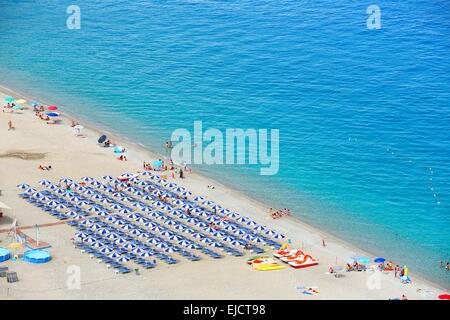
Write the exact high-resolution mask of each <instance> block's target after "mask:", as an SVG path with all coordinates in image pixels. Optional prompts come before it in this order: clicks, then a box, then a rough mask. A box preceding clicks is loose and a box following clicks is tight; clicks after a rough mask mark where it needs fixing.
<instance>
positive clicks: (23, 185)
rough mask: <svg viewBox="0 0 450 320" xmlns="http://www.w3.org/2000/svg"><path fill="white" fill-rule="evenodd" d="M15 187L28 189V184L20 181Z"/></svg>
mask: <svg viewBox="0 0 450 320" xmlns="http://www.w3.org/2000/svg"><path fill="white" fill-rule="evenodd" d="M17 188H19V189H29V188H30V185H29V184H26V183H21V184H19V185H17Z"/></svg>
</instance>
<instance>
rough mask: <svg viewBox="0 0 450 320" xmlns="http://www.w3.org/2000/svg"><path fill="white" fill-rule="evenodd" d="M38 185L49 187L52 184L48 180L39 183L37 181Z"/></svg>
mask: <svg viewBox="0 0 450 320" xmlns="http://www.w3.org/2000/svg"><path fill="white" fill-rule="evenodd" d="M39 184H40V185H41V186H49V185H51V184H52V183H51V182H50V181H48V180H41V181H39Z"/></svg>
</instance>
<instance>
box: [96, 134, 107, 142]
mask: <svg viewBox="0 0 450 320" xmlns="http://www.w3.org/2000/svg"><path fill="white" fill-rule="evenodd" d="M105 141H106V136H105V135H102V136H100V138H98V143H103V142H105Z"/></svg>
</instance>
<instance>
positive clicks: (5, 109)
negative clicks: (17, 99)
mask: <svg viewBox="0 0 450 320" xmlns="http://www.w3.org/2000/svg"><path fill="white" fill-rule="evenodd" d="M15 106H16V105H15V103H14V102H8V103H7V104H6V105H4V106H3V110H2V111H3V112H4V113H5V112H7V113H10V112H13V108H14V107H15Z"/></svg>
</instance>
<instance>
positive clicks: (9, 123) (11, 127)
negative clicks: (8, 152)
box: [8, 120, 14, 131]
mask: <svg viewBox="0 0 450 320" xmlns="http://www.w3.org/2000/svg"><path fill="white" fill-rule="evenodd" d="M13 129H14V126H13V123H12V121H11V120H9V121H8V131H10V130H13Z"/></svg>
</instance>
